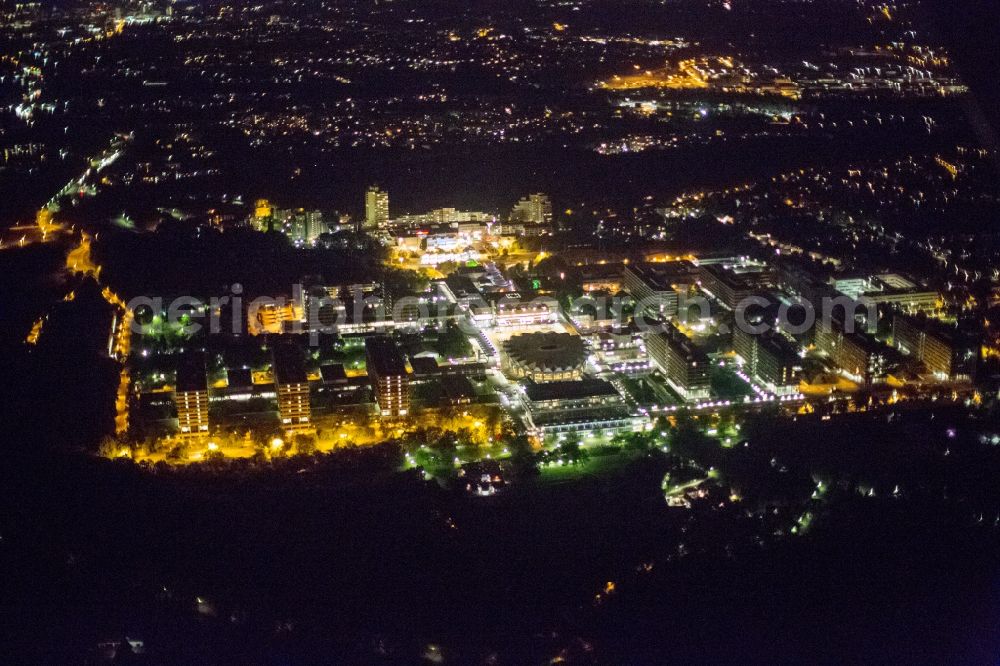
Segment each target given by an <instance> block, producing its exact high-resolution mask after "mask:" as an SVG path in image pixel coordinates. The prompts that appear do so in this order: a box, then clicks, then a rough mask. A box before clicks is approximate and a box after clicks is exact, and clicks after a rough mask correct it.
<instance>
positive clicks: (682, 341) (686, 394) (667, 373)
mask: <svg viewBox="0 0 1000 666" xmlns="http://www.w3.org/2000/svg"><path fill="white" fill-rule="evenodd" d="M646 350H647V351H648V352H649V357H650V358H651V359H652V360H653V363H655V364H656V366H657V367H658V368H659V369H660V371H661V372H662V373H663V376H664V378H665V379H666V380H667V383H668V384H670V386H671V387H672V388H673V389H674V390H675V391H677V393H679V394H680V396H681V397H682V398H684V399H685V400H689V401H692V400H703V399H705V398H707V397H708V396H709V389H710V388H711V379H710V373H711V362H710V361H709V360H708V356H706V355H705V353H704V352H703V351H701V350H700V349H698V347H697V346H695V344H694V343H693V342H691V340H689V339H688V338H687V336H685V335H684V334H683V333H681V332H680V331H678V330H677V328H675V327H674V326H673V325H672V324H670V323H666V324H663V327H662V329H661V330H658V331H650V332H649V333H647V334H646Z"/></svg>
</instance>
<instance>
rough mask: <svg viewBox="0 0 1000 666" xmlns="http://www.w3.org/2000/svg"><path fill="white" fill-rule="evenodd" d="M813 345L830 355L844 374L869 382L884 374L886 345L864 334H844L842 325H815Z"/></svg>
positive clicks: (836, 323)
mask: <svg viewBox="0 0 1000 666" xmlns="http://www.w3.org/2000/svg"><path fill="white" fill-rule="evenodd" d="M815 335H816V348H817V349H819V350H820V351H821V352H823V353H825V354H826V355H828V356H829V357H830V359H831V360H833V362H834V363H835V364H836V365H837V367H838V368H840V369H841V370H842V371H843V372H844V374H845V375H847V376H848V377H850V378H851V379H853V380H855V381H863V382H865V383H871V382H872V381H874V380H876V379H879V378H882V377H884V376H885V374H886V369H887V366H888V364H889V359H888V356H887V354H886V352H887V351H888V350H889V348H888V347H886V346H885V345H883V344H881V343H880V342H878V341H877V340H876V339H875V338H873V337H871V336H869V335H867V334H865V333H859V332H854V333H846V332H845V331H844V327H843V324H841V323H839V322H836V321H834V322H831V323H830V324H829V325H827V324H817V326H816V333H815Z"/></svg>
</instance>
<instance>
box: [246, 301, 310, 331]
mask: <svg viewBox="0 0 1000 666" xmlns="http://www.w3.org/2000/svg"><path fill="white" fill-rule="evenodd" d="M301 321H302V308H301V307H300V306H299V304H298V303H296V302H295V301H293V300H291V299H286V300H285V301H284V302H281V301H275V302H266V303H256V304H254V303H251V305H250V306H249V307H248V308H247V330H248V331H249V332H250V335H261V334H263V333H284V332H285V325H286V324H287V323H289V322H301Z"/></svg>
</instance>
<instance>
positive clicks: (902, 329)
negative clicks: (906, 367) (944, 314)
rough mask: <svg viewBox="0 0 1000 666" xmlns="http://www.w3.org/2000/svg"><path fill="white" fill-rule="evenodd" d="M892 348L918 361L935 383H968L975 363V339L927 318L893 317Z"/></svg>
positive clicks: (977, 357) (977, 355)
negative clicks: (937, 381)
mask: <svg viewBox="0 0 1000 666" xmlns="http://www.w3.org/2000/svg"><path fill="white" fill-rule="evenodd" d="M892 338H893V343H894V344H895V345H896V348H897V349H899V350H900V351H901V352H903V353H905V354H908V355H910V356H912V357H914V358H916V359H917V360H918V361H921V362H922V363H923V364H924V365H925V366H926V367H927V370H928V372H930V373H932V374H933V375H934V376H935V377H937V378H939V379H950V380H955V381H971V380H972V379H974V378H975V375H976V366H977V364H978V361H979V339H978V336H976V335H972V334H969V333H966V332H964V331H960V330H959V329H958V328H957V327H954V326H948V325H945V324H943V323H941V322H939V321H936V320H933V319H929V318H927V317H920V316H917V317H913V316H907V315H904V314H898V313H897V314H896V315H895V316H894V317H893V319H892Z"/></svg>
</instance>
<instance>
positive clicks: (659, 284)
mask: <svg viewBox="0 0 1000 666" xmlns="http://www.w3.org/2000/svg"><path fill="white" fill-rule="evenodd" d="M690 267H691V265H690V264H688V263H687V262H675V263H669V264H664V265H655V264H629V265H627V266H625V272H624V275H623V277H622V288H623V289H624V290H625V291H627V292H628V293H629V294H630V295H631V296H632V298H634V299H635V300H636V301H637V302H639V303H641V304H642V306H643V307H642V308H641V309H642V311H643V312H653V313H655V314H656V315H659V316H661V317H673V316H674V315H676V314H677V306H678V298H679V297H678V291H679V290H680V289H683V288H684V287H685V286H686V284H685V283H690V282H691V281H692V280H691V278H690V276H689V274H688V271H689V270H690Z"/></svg>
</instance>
